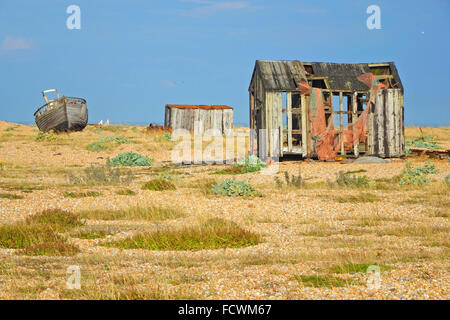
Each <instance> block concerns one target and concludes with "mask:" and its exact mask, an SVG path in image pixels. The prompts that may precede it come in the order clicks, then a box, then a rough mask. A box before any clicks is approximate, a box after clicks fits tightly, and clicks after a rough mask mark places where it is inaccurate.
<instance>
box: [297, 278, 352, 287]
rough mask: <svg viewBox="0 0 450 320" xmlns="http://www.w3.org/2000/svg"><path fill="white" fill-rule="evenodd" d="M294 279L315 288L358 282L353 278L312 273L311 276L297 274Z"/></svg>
mask: <svg viewBox="0 0 450 320" xmlns="http://www.w3.org/2000/svg"><path fill="white" fill-rule="evenodd" d="M295 279H296V280H297V281H298V282H299V284H301V285H302V286H304V287H315V288H334V287H346V286H350V285H359V284H360V283H359V282H357V281H355V280H347V279H343V278H340V277H334V276H330V275H312V276H304V275H297V276H295Z"/></svg>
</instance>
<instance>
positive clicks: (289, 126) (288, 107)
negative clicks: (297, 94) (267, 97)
mask: <svg viewBox="0 0 450 320" xmlns="http://www.w3.org/2000/svg"><path fill="white" fill-rule="evenodd" d="M286 111H287V130H288V134H287V141H288V151H289V152H291V151H292V93H290V92H287V93H286Z"/></svg>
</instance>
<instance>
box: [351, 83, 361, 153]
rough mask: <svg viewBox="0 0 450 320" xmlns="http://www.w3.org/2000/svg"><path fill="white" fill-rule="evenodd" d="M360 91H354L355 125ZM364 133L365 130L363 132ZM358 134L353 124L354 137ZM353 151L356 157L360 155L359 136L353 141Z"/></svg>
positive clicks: (353, 115) (353, 119) (353, 109)
mask: <svg viewBox="0 0 450 320" xmlns="http://www.w3.org/2000/svg"><path fill="white" fill-rule="evenodd" d="M357 98H358V93H356V92H354V93H353V95H352V111H353V114H352V124H353V125H354V124H355V123H356V120H358V100H357ZM362 134H364V132H363V133H362ZM355 136H356V128H355V126H353V139H355ZM353 153H354V154H355V157H356V158H358V157H359V138H358V139H357V140H355V141H354V143H353Z"/></svg>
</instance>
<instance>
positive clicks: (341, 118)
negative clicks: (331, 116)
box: [339, 91, 345, 155]
mask: <svg viewBox="0 0 450 320" xmlns="http://www.w3.org/2000/svg"><path fill="white" fill-rule="evenodd" d="M339 128H340V131H339V141H341V155H344V154H345V150H344V140H342V138H343V134H342V133H343V131H344V97H343V94H342V91H341V92H339Z"/></svg>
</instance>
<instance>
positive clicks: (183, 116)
mask: <svg viewBox="0 0 450 320" xmlns="http://www.w3.org/2000/svg"><path fill="white" fill-rule="evenodd" d="M164 125H165V126H168V127H172V129H173V130H176V129H185V130H188V131H193V132H194V133H195V134H204V133H205V132H206V131H207V130H210V129H216V130H217V133H218V134H222V135H225V134H230V133H231V131H232V130H233V108H231V107H229V106H225V105H180V104H167V105H166V110H165V121H164Z"/></svg>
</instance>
